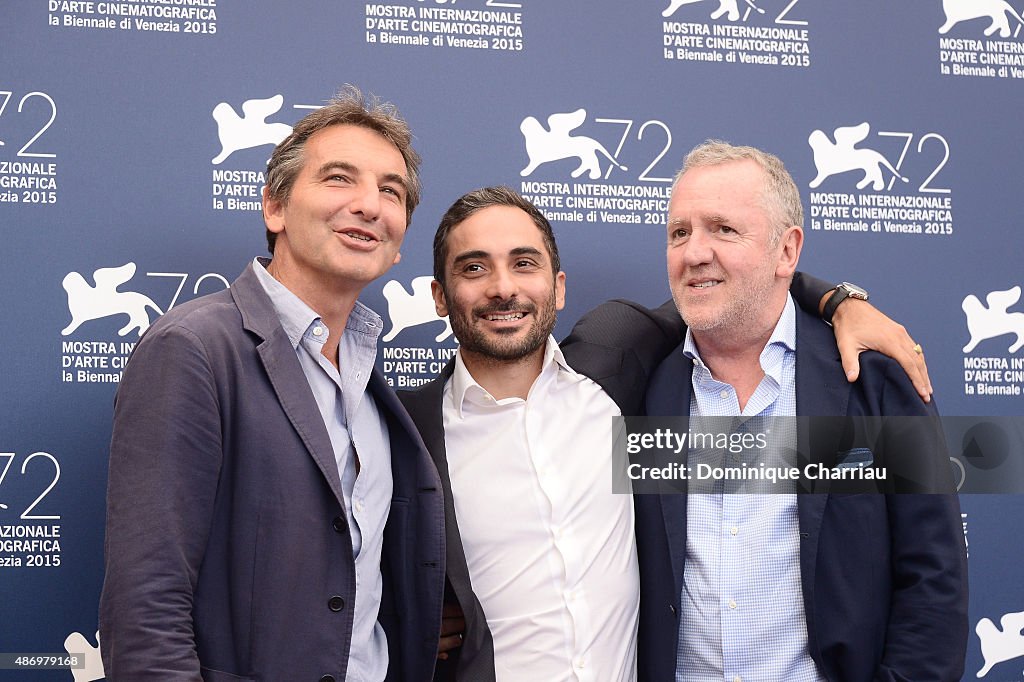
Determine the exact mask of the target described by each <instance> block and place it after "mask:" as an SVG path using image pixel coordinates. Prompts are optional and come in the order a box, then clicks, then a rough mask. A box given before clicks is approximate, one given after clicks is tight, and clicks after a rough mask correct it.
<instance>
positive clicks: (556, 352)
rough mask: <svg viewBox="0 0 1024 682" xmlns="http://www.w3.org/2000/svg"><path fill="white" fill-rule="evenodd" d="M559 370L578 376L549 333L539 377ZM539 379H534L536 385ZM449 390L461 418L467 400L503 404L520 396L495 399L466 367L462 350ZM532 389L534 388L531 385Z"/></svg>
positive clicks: (456, 355) (477, 402)
mask: <svg viewBox="0 0 1024 682" xmlns="http://www.w3.org/2000/svg"><path fill="white" fill-rule="evenodd" d="M558 372H569V373H571V374H572V375H573V376H576V372H575V370H573V369H572V368H571V367H569V365H568V363H566V361H565V356H564V355H562V349H561V348H559V347H558V343H557V342H556V341H555V338H554V337H553V336H551V335H548V340H547V343H546V345H545V346H544V359H543V361H542V362H541V370H540V375H539V376H538V379H540V377H542V376H546V375H550V374H557V373H558ZM536 384H537V381H536V380H535V381H534V385H536ZM448 390H449V391H451V397H452V400H453V401H454V405H455V410H456V412H457V413H458V415H459V419H462V418H463V416H464V415H463V405H464V404H465V403H466V402H467V401H471V402H474V403H476V404H478V405H503V404H506V400H508V401H515V400H519V398H507V399H505V400H495V399H494V397H493V396H492V395H491V394H490V393H488V392H487V389H485V388H484V387H483V386H481V385H480V384H478V383H477V381H476V379H474V378H473V375H472V374H470V373H469V369H468V368H467V367H466V363H465V362H463V360H462V350H461V349H459V352H458V353H456V354H455V366H454V368H453V369H452V377H451V379H449V380H448ZM530 391H531V392H532V391H533V389H532V387H531V389H530Z"/></svg>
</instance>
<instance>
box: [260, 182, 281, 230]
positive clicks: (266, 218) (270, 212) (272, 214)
mask: <svg viewBox="0 0 1024 682" xmlns="http://www.w3.org/2000/svg"><path fill="white" fill-rule="evenodd" d="M263 222H265V223H266V224H267V229H268V230H270V231H271V232H275V233H277V234H280V233H282V232H284V203H283V202H281V201H280V200H278V199H271V198H270V193H269V192H268V188H267V186H266V185H264V186H263Z"/></svg>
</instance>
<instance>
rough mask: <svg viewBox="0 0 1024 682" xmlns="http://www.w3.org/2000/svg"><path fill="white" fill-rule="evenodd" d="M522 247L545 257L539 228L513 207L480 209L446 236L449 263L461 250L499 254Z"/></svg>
mask: <svg viewBox="0 0 1024 682" xmlns="http://www.w3.org/2000/svg"><path fill="white" fill-rule="evenodd" d="M522 247H532V248H535V249H537V250H538V251H540V252H541V253H543V254H547V246H546V245H545V244H544V237H543V235H542V234H541V231H540V228H539V227H537V225H535V224H534V222H533V219H532V218H530V216H529V215H528V214H527V213H526V211H524V210H522V209H521V208H516V207H515V206H488V207H487V208H482V209H480V210H479V211H476V212H475V213H473V214H472V215H471V216H469V217H468V218H466V219H465V220H463V221H462V222H461V223H459V224H458V225H456V226H455V227H453V228H452V230H451V232H449V233H448V256H449V260H451V259H452V258H454V257H456V256H458V255H459V253H461V252H463V251H484V252H486V253H488V254H491V255H503V254H507V253H509V252H511V251H512V250H513V249H519V248H522Z"/></svg>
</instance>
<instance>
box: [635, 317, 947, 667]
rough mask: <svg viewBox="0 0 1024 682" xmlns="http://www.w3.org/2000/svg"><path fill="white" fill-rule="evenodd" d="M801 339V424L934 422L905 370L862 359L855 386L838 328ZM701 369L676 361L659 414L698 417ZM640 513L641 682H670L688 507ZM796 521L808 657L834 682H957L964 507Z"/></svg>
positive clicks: (832, 497) (807, 506) (928, 504)
mask: <svg viewBox="0 0 1024 682" xmlns="http://www.w3.org/2000/svg"><path fill="white" fill-rule="evenodd" d="M796 329H797V353H796V399H797V414H798V415H801V416H842V415H925V414H933V415H934V414H935V409H934V407H933V404H929V405H926V404H925V403H923V402H922V401H921V400H920V398H919V397H918V395H917V393H916V391H915V390H914V388H913V386H912V385H911V383H910V381H909V379H908V378H907V376H906V375H905V374H904V372H903V370H902V369H901V368H900V367H899V366H898V365H897V364H896V362H895V361H893V360H891V359H890V358H887V357H885V356H882V355H879V354H877V353H864V354H862V355H861V358H860V363H861V373H860V379H859V380H858V381H857V382H856V383H855V384H850V383H848V382H847V380H846V377H845V374H844V372H843V369H842V365H841V363H840V359H839V353H838V350H837V348H836V344H835V339H834V337H833V335H832V331H831V329H830V328H829V327H828V326H826V325H825V324H824V323H823V322H822V321H821V320H818V319H815V318H813V317H811V316H809V315H807V314H806V313H805V312H803V311H802V310H800V309H798V310H797V327H796ZM692 369H693V363H692V362H691V361H690V360H688V359H687V358H686V357H685V356H684V355H683V353H682V350H681V347H680V348H679V349H677V350H676V351H674V352H673V353H672V354H670V355H669V356H668V358H666V359H665V361H664V362H663V363H662V365H661V366H660V367H659V368H658V370H657V371H656V372H655V376H654V378H653V379H652V382H651V386H650V388H649V390H648V394H647V400H646V409H647V413H648V414H649V415H651V416H677V415H682V416H686V415H689V413H690V400H691V375H692ZM804 435H805V434H803V433H802V434H801V438H803V436H804ZM801 450H802V451H804V452H806V451H807V450H806V448H805V447H804V445H803V444H802V445H801ZM634 503H635V509H636V529H637V551H638V554H639V559H640V595H641V598H640V601H641V604H640V634H639V637H638V640H639V649H638V659H639V660H638V663H639V670H638V672H639V679H640V680H642V681H648V682H665V681H666V680H672V679H674V671H675V667H676V650H677V644H678V641H677V640H678V629H679V619H678V614H677V609H678V608H679V601H680V594H681V589H682V582H683V571H684V565H685V559H686V495H685V494H674V495H636V496H635V498H634ZM797 509H798V517H799V524H800V537H801V539H800V572H801V588H802V592H803V598H804V609H805V612H806V618H807V634H808V648H809V652H810V655H811V657H812V658H813V659H814V661H815V663H817V665H818V669H819V670H820V671H821V673H822V674H823V675H824V676H825V678H826V679H828V680H830V682H867V681H869V680H887V681H892V682H896V681H915V682H916V681H918V680H929V681H932V682H938V681H944V680H959V679H960V677H961V675H962V674H963V666H964V656H965V654H966V647H967V563H966V549H965V546H964V537H963V532H962V525H961V518H960V507H959V504H958V502H957V499H956V497H955V496H954V495H938V494H934V495H905V494H901V495H879V494H865V495H836V494H826V493H820V494H802V495H798V496H797ZM865 529H866V530H865Z"/></svg>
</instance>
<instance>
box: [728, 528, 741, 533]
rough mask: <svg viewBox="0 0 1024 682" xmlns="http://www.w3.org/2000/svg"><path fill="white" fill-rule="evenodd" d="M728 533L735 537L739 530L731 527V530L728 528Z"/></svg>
mask: <svg viewBox="0 0 1024 682" xmlns="http://www.w3.org/2000/svg"><path fill="white" fill-rule="evenodd" d="M729 532H730V533H731V534H733V535H736V533H739V532H740V529H739V528H737V527H736V526H733V527H732V528H730V529H729Z"/></svg>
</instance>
